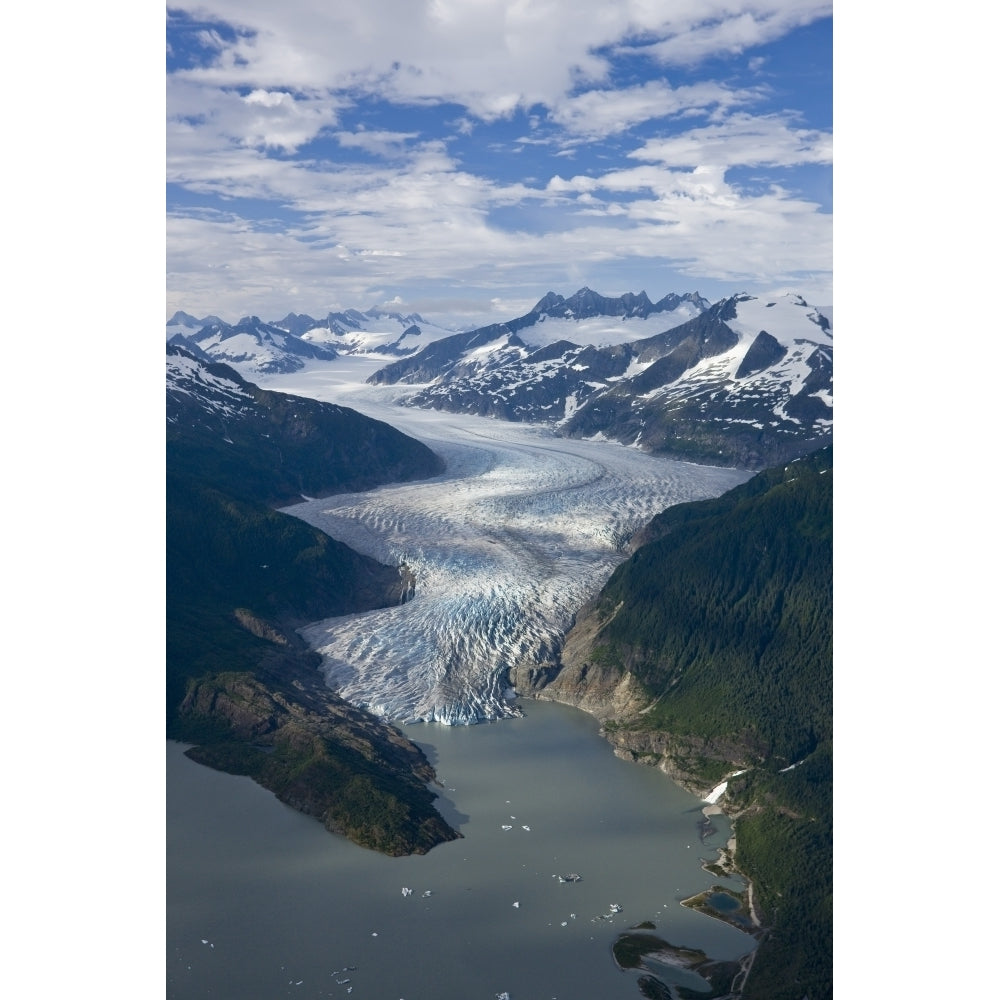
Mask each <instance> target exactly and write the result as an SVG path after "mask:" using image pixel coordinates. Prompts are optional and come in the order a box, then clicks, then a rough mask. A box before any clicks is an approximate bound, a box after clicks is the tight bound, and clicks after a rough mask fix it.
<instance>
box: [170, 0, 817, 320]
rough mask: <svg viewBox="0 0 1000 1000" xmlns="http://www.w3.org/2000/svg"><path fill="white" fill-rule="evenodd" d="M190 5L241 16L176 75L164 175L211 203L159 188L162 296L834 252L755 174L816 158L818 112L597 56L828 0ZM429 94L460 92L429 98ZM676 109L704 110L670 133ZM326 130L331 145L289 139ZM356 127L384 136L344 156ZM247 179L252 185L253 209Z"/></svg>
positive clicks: (563, 278)
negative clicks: (737, 171) (795, 110)
mask: <svg viewBox="0 0 1000 1000" xmlns="http://www.w3.org/2000/svg"><path fill="white" fill-rule="evenodd" d="M186 2H187V0H181V7H182V8H183V6H184V4H185V3H186ZM190 9H191V10H195V9H196V10H197V14H198V18H199V23H201V24H204V23H206V22H211V21H212V20H213V19H218V20H221V21H225V22H228V23H230V24H232V25H234V26H235V27H236V28H237V29H238V30H237V33H236V37H235V40H228V39H227V37H224V36H225V33H224V32H212V33H211V34H210V35H208V36H205V37H204V38H202V39H201V41H202V43H203V45H202V51H204V50H205V49H206V48H208V49H211V50H212V51H214V52H215V53H216V54H217V58H216V59H215V60H214V62H213V63H212V64H211V65H209V66H203V67H201V68H194V69H188V70H184V71H179V72H175V73H172V74H170V75H169V77H168V85H167V104H168V128H167V131H168V155H167V179H168V181H171V182H173V183H175V184H178V185H181V186H183V187H184V188H185V190H186V191H187V192H188V193H189V194H192V195H194V196H198V197H200V198H202V199H203V202H202V204H204V205H211V206H214V210H209V209H205V208H203V209H200V210H198V211H195V210H192V209H179V208H178V209H174V210H173V211H172V212H171V215H170V217H169V220H168V234H167V235H168V254H169V259H168V267H169V276H168V286H169V288H170V292H169V296H170V302H169V305H170V307H171V308H184V309H187V310H188V311H189V312H195V313H200V314H204V313H205V312H217V313H219V314H220V315H227V314H228V315H242V314H244V313H246V312H248V311H255V312H258V314H260V315H262V316H271V317H272V318H273V317H274V316H278V315H283V314H284V313H285V312H287V311H288V309H289V308H294V309H296V310H298V311H307V312H312V313H313V314H314V315H316V314H322V312H323V311H324V310H325V309H327V308H342V307H344V306H346V305H351V306H358V305H365V304H366V303H372V302H379V301H385V300H387V299H391V298H392V297H393V296H401V297H402V299H403V301H408V302H413V301H418V300H419V301H424V302H435V301H436V302H454V303H459V302H460V301H461V302H464V303H465V305H464V306H462V307H461V308H464V309H468V308H469V307H468V302H469V301H470V298H471V290H473V289H476V290H479V293H480V306H481V308H483V307H485V303H486V301H487V299H488V298H489V297H490V294H491V292H490V291H489V290H491V289H496V290H498V294H497V295H496V296H494V297H496V298H497V299H498V300H500V301H501V302H503V303H507V302H512V301H521V300H522V299H528V298H531V296H532V295H534V296H535V298H537V294H536V293H537V291H538V286H539V285H544V286H546V287H548V288H553V289H557V290H562V289H564V288H565V287H567V284H569V283H573V284H574V287H578V285H577V284H576V283H577V282H579V283H586V281H587V280H589V279H588V277H587V276H588V275H593V274H594V273H608V272H602V270H601V269H602V268H606V267H608V268H614V267H616V266H618V265H621V269H620V270H619V271H618V272H615V273H619V274H620V275H622V276H623V277H624V276H625V275H626V274H627V273H628V272H627V268H628V267H634V268H640V267H644V268H645V269H646V270H647V271H648V270H650V269H652V268H654V267H660V268H662V269H664V270H665V269H667V268H668V267H669V268H673V270H674V272H676V271H677V270H678V269H679V270H680V271H681V272H683V273H684V274H689V275H691V276H692V277H693V278H699V277H701V278H717V279H718V280H720V281H730V280H731V281H733V282H740V283H743V282H746V283H748V284H749V283H753V282H757V281H760V282H765V281H766V282H767V283H768V284H769V285H774V284H784V283H787V284H789V285H794V282H795V278H796V276H797V275H800V274H804V273H808V274H812V273H813V272H815V273H817V274H820V275H822V274H824V273H828V272H829V269H830V217H829V216H828V215H825V214H822V213H820V212H819V211H818V210H817V206H816V205H815V204H813V203H812V202H810V201H808V200H806V199H805V198H802V197H799V196H796V195H793V194H791V193H789V192H788V191H785V190H783V189H781V188H780V187H779V186H777V185H776V184H775V183H773V181H769V179H768V177H767V174H766V168H768V167H774V166H779V167H790V166H796V165H801V164H828V163H829V162H830V160H831V155H832V154H831V145H832V140H831V136H830V135H829V133H827V132H823V131H820V130H816V129H811V128H804V127H798V124H797V119H796V118H795V117H794V115H793V114H791V113H782V114H756V115H754V114H750V113H748V111H747V109H748V108H749V107H751V106H753V107H757V106H758V104H760V103H762V102H764V101H766V99H767V96H768V94H769V92H768V91H765V90H763V89H761V90H756V89H746V88H743V89H741V88H739V87H737V86H735V85H727V84H724V83H721V82H718V81H715V80H710V79H705V80H702V81H695V82H689V83H686V84H685V85H684V86H677V87H672V86H671V85H670V83H669V82H668V81H667V80H665V79H662V78H661V79H649V80H646V81H645V82H642V79H643V78H642V75H641V74H640V75H639V76H638V77H635V76H632V77H630V80H631V82H630V83H629V85H628V86H624V87H619V88H614V87H613V86H612V85H611V83H610V81H611V79H612V74H609V66H610V65H611V63H612V61H613V60H614V59H615V58H616V56H615V52H616V51H622V50H623V47H625V46H627V47H629V51H630V52H636V51H641V52H642V53H644V54H645V55H646V56H649V57H651V58H650V60H647V61H646V64H645V65H646V66H647V68H648V67H650V66H653V63H652V58H654V57H655V58H660V59H666V60H671V59H672V60H674V61H678V60H677V58H676V56H672V55H671V52H672V51H673V48H672V47H676V46H677V45H680V44H681V41H680V40H681V39H687V40H688V42H689V43H690V44H691V46H693V47H692V48H691V49H690V50H689V51H692V52H696V53H697V52H700V53H702V54H709V53H712V52H728V51H732V50H733V47H734V46H736V47H737V48H738V47H739V45H742V44H745V43H746V40H747V39H750V38H752V37H758V38H763V37H764V36H766V35H768V34H769V33H770V34H774V33H776V32H781V31H784V30H788V26H790V25H793V24H797V23H805V22H806V21H808V20H809V19H810V18H814V17H817V16H820V12H822V11H825V10H827V9H828V8H827V7H826V6H824V5H822V4H816V3H806V2H800V0H787V2H784V3H778V2H770V3H764V2H760V3H743V4H739V3H737V4H736V5H733V4H732V3H727V2H724V0H672V2H671V3H670V4H665V3H663V2H662V0H620V2H617V3H614V4H608V3H607V2H606V0H600V2H598V0H575V2H573V3H570V2H569V0H530V2H527V0H506V2H500V0H434V2H433V3H431V2H424V3H418V2H415V0H338V2H337V3H330V4H322V3H316V2H313V0H284V2H283V3H282V4H280V5H275V4H273V3H272V2H271V0H199V3H198V5H197V8H195V7H194V6H191V7H190ZM198 30H204V29H198ZM741 40H742V41H741ZM640 43H641V45H640ZM713 46H714V48H713ZM616 47H617V49H616ZM176 48H177V47H175V49H176ZM632 65H635V64H632ZM636 81H638V82H636ZM385 102H392V103H390V104H386V103H385ZM442 102H449V104H454V105H457V106H458V110H456V108H455V107H454V106H449V107H447V108H445V109H443V110H442V112H441V113H440V114H439V115H438V117H437V118H436V119H435V118H433V117H432V112H433V105H435V104H438V103H442ZM417 105H420V106H421V109H420V111H419V112H416V111H414V110H413V109H414V106H417ZM518 109H520V110H525V111H529V110H530V111H531V114H530V121H529V126H530V134H528V135H521V136H520V137H519V138H517V139H513V138H512V133H511V132H510V130H509V128H508V129H507V131H504V128H505V122H504V121H503V119H504V117H505V116H509V115H511V113H512V112H514V111H515V110H518ZM407 111H410V112H412V114H407ZM688 116H691V117H692V118H695V119H697V120H698V121H699V122H700V123H701V124H699V125H698V127H694V128H686V129H685V131H683V132H681V133H679V134H677V133H676V129H677V128H678V127H679V125H680V124H681V123H682V122H684V119H686V117H688ZM654 121H655V122H658V123H659V124H658V129H659V131H660V133H661V134H660V135H658V136H657V137H655V138H653V137H649V138H646V140H645V141H644V142H642V143H641V144H640V141H639V140H636V141H635V142H634V143H632V146H633V147H635V148H631V151H629V149H628V148H627V147H624V143H623V141H622V140H620V139H619V140H618V141H617V142H604V140H607V139H609V138H611V137H614V136H616V135H618V136H620V135H622V134H624V133H626V132H627V131H628V130H630V129H637V128H638V127H639V126H641V125H642V124H643V123H648V122H654ZM685 124H686V123H685ZM418 129H419V131H418ZM518 129H519V131H522V130H523V131H528V129H522V126H520V125H519V126H518ZM456 133H457V134H456ZM672 133H673V134H672ZM513 134H514V135H516V134H517V133H513ZM643 134H644V135H646V136H650V135H651V133H650V132H649V130H648V129H647V130H646V131H645V132H644V133H643ZM470 136H474V138H475V139H477V140H480V141H479V142H478V143H477V144H475V145H473V143H472V140H471V139H470V138H469V137H470ZM324 138H329V139H331V140H336V142H337V143H339V147H340V150H339V151H338V148H337V146H336V145H334V144H333V142H329V143H326V144H319V143H317V144H316V145H315V146H310V147H308V150H309V152H310V154H311V155H310V156H308V157H306V156H305V155H303V153H302V152H300V151H302V150H303V147H306V145H307V144H308V143H310V142H312V141H313V140H316V139H324ZM594 140H601V141H602V142H601V144H600V145H599V148H598V149H597V155H594V151H593V150H592V149H591V144H592V143H593V142H594ZM623 147H624V148H623ZM275 150H280V151H281V152H282V154H284V155H282V156H280V157H279V156H274V155H269V154H271V153H273V152H274V151H275ZM355 150H362V151H364V152H365V153H367V154H369V155H370V156H371V157H372V158H373V159H372V160H371V161H370V162H364V163H360V162H357V161H358V160H359V159H360V158H359V157H358V156H357V155H356V153H354V152H352V151H355ZM296 154H298V155H296ZM515 154H517V155H515ZM552 157H572V158H573V159H572V166H571V168H570V171H576V172H577V173H576V175H575V176H574V175H570V176H568V177H561V176H551V175H552V174H553V172H554V171H555V170H556V169H557V164H559V165H562V166H563V167H567V166H570V165H569V163H567V161H566V160H553V159H551V158H552ZM602 157H605V158H603V159H602ZM518 159H523V160H524V161H525V166H524V167H523V168H519V169H522V170H523V173H522V175H521V177H520V179H519V180H516V181H512V180H510V179H509V178H510V177H512V176H514V175H513V174H512V173H511V171H512V170H513V169H514V167H513V162H514V161H515V160H518ZM500 164H502V167H501V166H500ZM737 166H753V167H755V168H759V169H760V171H761V173H762V179H761V181H759V182H757V181H755V183H754V190H753V191H750V190H744V189H741V188H740V187H739V186H738V185H737V184H735V183H734V182H732V181H731V180H729V179H727V170H729V169H730V168H732V167H737ZM570 171H567V172H568V173H569V172H570ZM535 177H541V178H547V177H548V178H550V179H549V180H548V181H545V180H542V181H536V180H533V179H532V178H535ZM501 178H503V180H501ZM213 199H218V200H213ZM236 199H252V200H254V202H255V203H256V204H255V206H254V209H253V213H252V214H253V220H252V221H251V219H250V218H249V216H250V214H251V213H250V212H249V210H243V211H246V212H247V216H248V217H247V218H241V217H240V215H239V214H238V210H236V209H234V207H233V206H235V205H239V202H238V201H236ZM178 203H180V202H179V201H178ZM268 205H271V206H272V207H273V212H269V211H268ZM262 214H264V215H271V216H272V217H270V218H261V217H260V216H261V215H262ZM442 276H443V277H442ZM529 287H530V288H531V291H530V292H529V291H527V289H528V288H529ZM595 287H596V286H595ZM623 287H627V285H626V286H623ZM484 290H485V292H484ZM667 290H671V289H669V288H664V287H660V288H653V289H651V293H659V294H662V293H663V292H665V291H667ZM466 293H468V294H466ZM293 295H294V297H295V301H290V299H291V297H292V296H293ZM455 308H456V309H459V308H460V307H459V306H458V305H456V306H455ZM494 318H495V317H494Z"/></svg>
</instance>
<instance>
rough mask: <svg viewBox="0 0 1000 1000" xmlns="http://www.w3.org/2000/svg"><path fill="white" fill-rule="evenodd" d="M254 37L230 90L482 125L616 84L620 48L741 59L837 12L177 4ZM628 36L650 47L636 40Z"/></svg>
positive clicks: (439, 2)
mask: <svg viewBox="0 0 1000 1000" xmlns="http://www.w3.org/2000/svg"><path fill="white" fill-rule="evenodd" d="M172 7H174V8H175V9H178V10H187V11H191V12H192V13H196V14H197V15H198V16H199V17H201V18H206V17H214V18H217V19H219V20H221V21H225V22H227V23H230V24H234V25H237V26H239V27H240V28H241V29H243V32H244V33H242V34H240V35H239V36H238V37H237V39H236V40H235V41H234V42H233V43H232V44H230V45H228V46H227V47H226V48H225V49H224V50H222V51H221V52H220V55H219V59H218V60H217V62H216V63H215V64H214V65H212V66H210V67H203V68H199V69H193V70H188V71H185V73H184V75H185V76H187V77H189V78H190V79H194V80H199V81H201V82H203V83H211V84H215V85H218V86H243V87H261V88H267V89H271V88H276V87H282V86H285V87H289V88H292V89H297V90H301V91H305V92H310V91H317V92H318V91H334V92H338V91H339V92H344V93H347V92H350V91H352V90H353V89H356V88H363V89H364V90H367V91H369V92H374V93H378V94H380V95H381V96H382V97H384V98H385V99H388V100H395V101H404V102H405V101H412V102H416V103H423V102H428V101H431V102H444V101H450V102H455V103H457V104H459V105H462V106H463V107H464V108H466V110H467V112H468V113H469V114H471V115H474V116H476V117H478V118H481V119H483V120H487V121H489V120H492V119H494V118H496V117H498V116H503V115H507V114H509V113H510V112H511V111H512V110H513V109H515V108H517V107H524V108H528V107H531V106H532V105H534V104H542V105H545V106H547V107H555V106H557V105H558V104H559V103H560V102H561V101H562V100H563V99H565V98H566V97H567V96H569V95H570V94H572V93H574V92H575V91H576V90H578V89H580V88H581V87H582V86H593V85H597V84H600V83H602V82H603V81H605V80H606V79H607V76H608V69H609V58H610V55H604V54H599V53H600V51H601V50H602V49H608V50H610V49H611V48H612V47H615V46H621V47H628V48H631V49H632V50H633V51H639V52H641V53H642V54H644V55H646V56H649V57H651V58H655V59H659V60H660V61H662V62H667V63H671V62H674V63H691V62H695V61H698V60H699V59H701V58H704V57H707V56H710V55H714V54H728V53H732V52H734V51H742V50H743V49H745V48H746V47H747V46H749V45H751V44H759V43H761V42H764V41H768V40H771V39H773V38H776V37H778V36H779V35H780V34H782V33H784V32H787V31H788V30H790V29H791V28H793V27H795V26H798V25H802V24H807V23H810V22H811V21H813V20H816V19H817V18H820V17H824V16H828V15H829V14H830V10H831V5H830V4H829V3H825V2H816V0H757V2H744V3H740V4H737V5H734V4H733V3H732V2H731V0H672V2H671V3H669V4H665V3H663V2H662V0H616V2H615V3H613V4H609V3H607V0H515V2H511V0H433V2H431V3H417V2H414V0H337V3H316V2H315V0H283V2H282V3H281V4H274V3H273V2H272V0H196V2H191V0H178V2H177V3H176V4H173V3H172ZM626 39H633V40H636V41H639V40H641V42H642V45H641V46H638V47H637V46H636V45H635V44H634V43H629V44H628V45H625V40H626Z"/></svg>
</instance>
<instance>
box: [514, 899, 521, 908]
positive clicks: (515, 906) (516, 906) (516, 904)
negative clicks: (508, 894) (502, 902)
mask: <svg viewBox="0 0 1000 1000" xmlns="http://www.w3.org/2000/svg"><path fill="white" fill-rule="evenodd" d="M513 905H514V909H515V910H516V909H518V907H520V905H521V903H520V901H518V902H515V903H514V904H513Z"/></svg>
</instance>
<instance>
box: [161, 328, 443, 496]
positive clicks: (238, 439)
mask: <svg viewBox="0 0 1000 1000" xmlns="http://www.w3.org/2000/svg"><path fill="white" fill-rule="evenodd" d="M167 464H168V468H169V469H171V470H172V471H173V472H174V473H176V474H180V473H184V474H186V475H189V476H193V477H196V478H198V479H199V480H204V481H210V482H211V483H212V484H213V485H214V486H216V487H218V488H219V489H222V490H225V491H226V492H228V493H231V494H232V495H234V496H240V497H242V498H246V499H253V500H255V501H258V502H265V503H268V504H271V505H273V506H279V505H284V504H289V503H294V502H297V501H299V500H301V499H302V497H303V495H305V496H312V497H318V496H324V495H326V494H330V493H344V492H351V491H357V490H367V489H372V488H373V487H375V486H380V485H383V484H385V483H388V482H403V481H407V480H411V479H426V478H428V477H430V476H435V475H437V474H439V473H440V472H442V471H443V469H444V465H443V463H442V461H441V459H440V458H439V457H438V456H437V455H435V454H434V452H432V451H431V450H430V449H429V448H427V447H425V446H424V445H422V444H420V443H419V442H418V441H415V440H414V439H413V438H410V437H407V436H406V435H405V434H402V433H401V432H400V431H397V430H396V429H395V428H394V427H390V426H389V425H388V424H386V423H383V422H381V421H378V420H372V419H371V418H369V417H364V416H362V415H361V414H360V413H357V412H356V411H355V410H351V409H348V408H347V407H343V406H336V405H333V404H330V403H320V402H317V401H316V400H312V399H307V398H305V397H302V396H291V395H287V394H285V393H280V392H270V391H268V390H265V389H260V388H259V387H257V386H256V385H254V384H253V383H251V382H247V381H246V380H244V379H243V377H242V376H241V375H239V374H238V373H237V372H236V371H235V370H233V369H232V368H230V367H228V366H226V365H222V364H215V363H212V364H206V363H205V362H204V361H201V360H199V359H197V358H195V357H193V356H192V355H191V354H190V353H189V352H186V351H185V350H184V349H183V348H181V347H179V346H177V345H168V347H167Z"/></svg>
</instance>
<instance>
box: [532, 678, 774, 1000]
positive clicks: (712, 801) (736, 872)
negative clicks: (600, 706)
mask: <svg viewBox="0 0 1000 1000" xmlns="http://www.w3.org/2000/svg"><path fill="white" fill-rule="evenodd" d="M543 691H545V689H544V688H542V689H541V690H539V691H537V692H532V693H531V694H530V695H528V696H527V697H529V698H531V700H538V701H554V702H558V703H559V704H561V705H569V706H570V707H571V708H578V709H580V711H582V712H586V713H587V715H589V716H591V717H592V718H594V719H597V721H598V722H599V723H600V734H601V736H602V737H603V738H604V740H605V741H606V742H608V743H609V744H610V746H611V749H612V752H613V753H614V754H615V756H616V757H620V758H621V759H623V760H628V761H630V762H631V763H633V764H640V765H643V766H647V767H648V766H653V767H655V768H656V769H657V770H658V771H662V772H663V773H664V774H665V775H666V776H667V777H668V778H669V779H670V780H671V781H673V782H674V783H675V784H677V785H679V786H680V787H681V788H683V789H684V791H686V792H688V793H689V794H691V795H694V796H696V797H697V798H698V799H699V800H700V803H701V810H700V811H701V814H702V817H703V822H705V823H707V824H709V825H711V817H712V816H725V817H726V819H727V820H728V821H729V823H730V824H731V826H730V829H731V830H732V832H731V833H730V836H729V839H728V840H727V841H726V843H725V844H724V845H723V846H722V847H719V848H716V849H715V850H716V852H717V854H718V859H717V860H716V861H714V862H709V861H704V860H703V861H702V865H701V867H702V869H703V870H704V871H706V872H708V873H709V874H712V875H718V876H720V877H723V878H738V879H740V880H741V881H742V882H743V883H744V885H745V886H746V889H745V894H746V912H747V916H748V918H749V920H750V924H751V927H750V928H749V929H748V928H747V927H746V926H745V925H741V924H739V923H737V922H735V921H732V920H727V919H726V917H725V915H724V914H722V913H719V912H718V911H717V910H714V909H713V908H712V907H706V908H705V909H699V912H702V913H705V914H706V915H707V916H710V917H714V918H716V919H717V920H721V921H722V922H723V923H726V924H729V925H730V926H732V927H736V928H737V929H738V930H740V931H742V932H743V933H745V934H747V935H748V936H749V937H751V938H752V939H753V940H754V947H753V948H751V949H750V951H748V952H747V954H745V955H743V956H741V957H740V958H739V959H738V960H737V964H738V965H739V972H738V973H737V974H736V975H735V976H734V978H733V981H732V983H731V984H730V987H729V992H728V993H727V994H725V996H723V997H720V998H719V1000H741V997H742V995H743V984H744V983H745V982H746V980H747V976H748V975H749V974H750V970H751V968H752V967H753V962H754V958H755V957H756V955H757V948H758V947H759V945H760V942H761V940H762V939H763V937H764V935H765V934H766V933H767V928H766V927H765V926H764V923H763V921H762V920H761V919H760V915H759V914H758V912H757V909H756V907H755V905H754V899H753V881H752V880H751V879H750V878H749V876H747V874H746V873H745V872H743V871H741V870H740V868H739V867H738V866H737V864H736V833H735V830H733V828H732V824H733V823H734V822H735V820H736V819H738V818H739V815H740V812H739V811H733V812H730V811H729V810H727V809H725V808H724V807H723V806H722V805H721V800H722V799H723V797H724V796H725V792H726V787H725V786H726V785H727V784H728V781H729V779H730V778H733V777H736V776H737V775H738V774H742V773H744V771H743V770H738V771H734V772H733V773H732V774H730V775H728V776H727V777H726V779H725V780H724V781H723V782H721V783H720V784H718V785H716V786H715V787H714V788H712V789H710V790H709V791H708V792H707V793H705V792H704V791H703V790H701V789H698V788H694V787H692V785H691V783H690V782H689V781H685V780H682V779H681V778H680V777H679V776H678V775H676V774H674V773H673V772H671V770H670V768H669V767H668V766H667V765H666V760H665V758H661V759H660V760H658V761H657V762H656V763H653V762H652V761H649V762H646V761H643V760H642V759H639V758H637V757H636V756H634V755H631V754H627V753H625V752H623V748H622V747H620V746H618V745H616V744H615V743H614V741H613V740H612V739H611V737H610V734H609V733H608V732H607V731H606V730H605V728H604V723H605V722H606V721H607V717H602V716H601V715H598V714H597V712H596V711H594V710H593V709H591V708H587V707H584V705H582V704H575V703H574V702H573V701H570V700H568V699H564V698H559V697H553V695H552V694H551V693H549V692H548V691H545V693H544V694H543V693H542V692H543ZM519 697H521V698H524V697H525V695H523V694H519ZM702 839H704V838H702ZM713 868H715V869H718V870H717V871H714V870H713ZM700 895H703V893H699V894H696V895H695V896H691V897H689V899H697V898H698V896H700ZM680 903H681V905H682V906H687V905H689V903H688V900H681V901H680Z"/></svg>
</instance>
